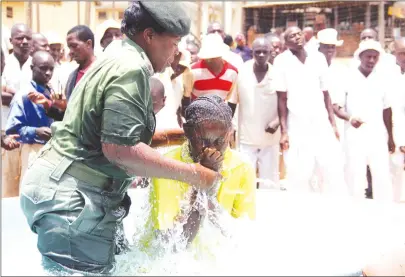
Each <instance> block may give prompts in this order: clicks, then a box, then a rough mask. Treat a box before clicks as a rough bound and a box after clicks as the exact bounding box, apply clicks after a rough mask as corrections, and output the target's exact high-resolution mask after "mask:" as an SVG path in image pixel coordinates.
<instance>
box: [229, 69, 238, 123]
mask: <svg viewBox="0 0 405 277" xmlns="http://www.w3.org/2000/svg"><path fill="white" fill-rule="evenodd" d="M239 81H240V75H238V81H237V82H239ZM231 92H232V93H231V95H230V97H229V99H228V106H229V107H230V108H231V110H232V117H233V116H234V115H235V110H236V106H237V105H238V103H239V86H238V84H235V85H233V86H232V90H231Z"/></svg>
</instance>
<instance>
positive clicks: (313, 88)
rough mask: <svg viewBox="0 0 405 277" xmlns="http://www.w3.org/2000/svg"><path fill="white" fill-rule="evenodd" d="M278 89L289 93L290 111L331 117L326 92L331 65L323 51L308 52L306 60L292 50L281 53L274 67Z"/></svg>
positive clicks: (306, 116) (316, 118) (313, 117)
mask: <svg viewBox="0 0 405 277" xmlns="http://www.w3.org/2000/svg"><path fill="white" fill-rule="evenodd" d="M273 71H274V72H273V76H274V81H273V85H274V89H275V90H276V91H285V92H287V98H288V100H287V108H288V112H289V113H290V114H293V115H294V116H296V117H300V118H303V119H304V118H305V119H315V120H318V119H319V118H322V121H324V119H327V118H328V114H327V111H326V108H325V102H324V96H323V91H325V90H328V86H327V76H328V64H327V62H326V58H325V56H324V55H322V54H321V53H319V52H315V51H311V52H308V56H307V58H306V60H305V63H302V62H301V61H299V60H298V58H297V57H296V56H294V55H293V53H292V52H291V51H290V50H286V51H284V52H283V53H281V54H280V55H278V56H277V57H276V58H275V60H274V66H273Z"/></svg>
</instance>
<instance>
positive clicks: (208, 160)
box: [200, 148, 224, 172]
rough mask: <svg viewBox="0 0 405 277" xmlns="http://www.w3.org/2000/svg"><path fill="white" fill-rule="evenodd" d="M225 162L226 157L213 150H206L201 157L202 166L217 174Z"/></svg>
mask: <svg viewBox="0 0 405 277" xmlns="http://www.w3.org/2000/svg"><path fill="white" fill-rule="evenodd" d="M223 161H224V156H223V155H222V153H221V152H219V151H218V150H216V149H213V148H205V149H204V151H203V153H202V155H201V157H200V164H201V165H202V166H204V167H207V168H209V169H211V170H214V171H216V172H218V171H219V169H220V167H221V165H222V162H223Z"/></svg>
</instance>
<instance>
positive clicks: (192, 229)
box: [183, 191, 203, 245]
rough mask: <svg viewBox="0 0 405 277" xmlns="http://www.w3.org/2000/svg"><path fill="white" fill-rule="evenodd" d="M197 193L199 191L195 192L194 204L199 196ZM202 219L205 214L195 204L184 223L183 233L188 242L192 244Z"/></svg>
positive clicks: (193, 196)
mask: <svg viewBox="0 0 405 277" xmlns="http://www.w3.org/2000/svg"><path fill="white" fill-rule="evenodd" d="M197 193H198V192H197V191H194V192H193V195H192V199H191V202H190V205H194V203H195V201H196V198H197ZM202 219H203V215H202V214H201V213H200V211H199V210H198V209H196V208H195V207H194V206H193V207H192V208H191V211H190V213H189V214H188V218H187V221H186V223H185V224H184V225H183V235H184V237H185V238H187V244H189V245H190V244H191V243H192V242H193V241H194V239H195V237H196V236H197V234H198V231H199V230H200V227H201V221H202Z"/></svg>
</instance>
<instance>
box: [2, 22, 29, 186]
mask: <svg viewBox="0 0 405 277" xmlns="http://www.w3.org/2000/svg"><path fill="white" fill-rule="evenodd" d="M10 42H11V44H12V45H13V53H12V54H11V55H9V56H8V57H7V59H6V66H5V67H4V72H3V74H2V79H3V80H2V95H1V96H2V115H1V116H2V126H1V127H2V132H5V128H6V123H7V118H8V115H9V112H10V103H11V101H12V99H13V97H14V94H15V93H16V92H17V91H19V90H20V88H21V87H22V86H24V85H25V84H29V82H30V81H31V79H32V70H31V64H32V58H31V56H30V53H31V49H32V31H31V29H30V28H29V27H28V26H26V25H25V24H15V25H14V26H13V27H12V28H11V38H10ZM20 154H21V147H19V148H16V149H14V150H12V151H8V152H7V154H6V153H5V152H4V151H2V157H1V158H2V164H3V167H2V183H3V187H18V176H19V170H20V168H18V165H19V159H20ZM6 164H11V165H13V166H12V167H7V166H5V165H6Z"/></svg>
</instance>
